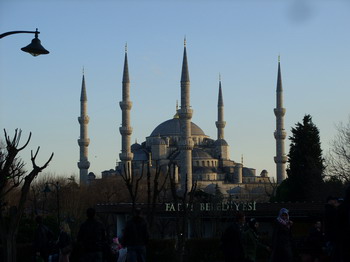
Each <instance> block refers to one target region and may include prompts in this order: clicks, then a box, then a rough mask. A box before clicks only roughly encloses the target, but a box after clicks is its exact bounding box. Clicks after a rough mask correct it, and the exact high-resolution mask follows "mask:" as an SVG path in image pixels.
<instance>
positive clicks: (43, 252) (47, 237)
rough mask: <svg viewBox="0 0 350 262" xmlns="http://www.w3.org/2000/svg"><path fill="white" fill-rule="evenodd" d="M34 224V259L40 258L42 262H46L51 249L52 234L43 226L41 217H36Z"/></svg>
mask: <svg viewBox="0 0 350 262" xmlns="http://www.w3.org/2000/svg"><path fill="white" fill-rule="evenodd" d="M35 222H36V223H37V228H36V230H35V235H34V242H33V247H34V252H35V257H36V258H39V257H41V258H42V260H44V262H47V261H48V260H49V255H50V248H51V245H50V243H51V242H52V240H53V233H52V231H51V230H50V229H49V228H48V227H47V226H45V225H44V223H43V218H42V217H41V216H37V217H36V218H35Z"/></svg>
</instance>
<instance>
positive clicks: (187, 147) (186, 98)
mask: <svg viewBox="0 0 350 262" xmlns="http://www.w3.org/2000/svg"><path fill="white" fill-rule="evenodd" d="M192 113H193V110H192V109H191V106H190V75H189V73H188V64H187V53H186V39H185V40H184V54H183V61H182V73H181V107H180V109H178V115H179V118H180V127H181V139H180V141H179V149H180V151H181V165H180V174H181V190H182V191H185V190H187V192H190V190H191V188H192V149H193V145H194V143H193V140H192V138H191V119H192Z"/></svg>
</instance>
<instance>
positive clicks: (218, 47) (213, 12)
mask: <svg viewBox="0 0 350 262" xmlns="http://www.w3.org/2000/svg"><path fill="white" fill-rule="evenodd" d="M349 13H350V3H349V1H345V0H343V1H342V0H323V1H322V0H317V1H316V0H315V1H312V0H310V1H306V0H290V1H288V0H286V1H277V0H270V1H268V0H265V1H264V0H259V1H258V0H256V1H254V0H246V1H243V0H241V1H209V0H207V1H199V0H197V1H190V0H189V1H175V0H169V1H160V0H159V1H152V0H151V1H141V0H140V1H97V0H96V1H94V0H90V1H58V0H51V1H49V0H46V1H44V0H41V1H35V0H31V1H17V0H11V1H9V0H3V1H1V2H0V33H3V32H7V31H13V30H35V28H36V27H37V28H39V31H40V32H41V34H40V35H39V38H40V39H41V41H42V44H43V46H44V47H45V48H46V49H48V50H49V51H50V52H51V53H50V54H49V55H46V56H39V57H36V58H34V57H31V56H30V55H28V54H26V53H23V52H22V51H20V48H21V47H23V46H25V45H27V44H29V42H30V40H31V39H32V38H33V35H29V34H27V35H26V34H22V35H13V36H8V37H6V38H3V39H1V40H0V57H1V59H0V92H1V93H0V127H1V129H3V128H6V130H7V131H8V133H9V134H11V135H13V133H14V129H15V128H21V129H22V130H23V139H22V140H23V142H24V140H25V138H26V137H27V135H28V134H29V132H30V131H31V132H32V133H33V136H32V140H31V143H30V144H29V146H28V148H27V150H25V151H24V152H22V154H21V156H22V158H23V159H24V160H25V161H27V162H28V164H27V167H28V168H30V166H31V164H30V151H29V150H30V149H36V147H37V146H40V147H41V151H40V153H39V156H38V160H37V162H38V164H43V163H44V162H45V161H46V160H47V159H48V157H49V155H50V153H51V152H54V153H55V156H54V158H53V160H52V163H51V164H50V166H49V167H48V168H47V171H48V172H51V173H55V174H57V175H65V176H70V175H72V174H76V175H77V174H78V168H77V162H78V160H79V147H78V144H77V139H78V137H79V123H78V120H77V117H78V116H79V114H80V101H79V100H80V91H81V80H82V68H83V67H84V68H85V79H86V87H87V95H88V115H89V116H90V123H89V138H90V139H91V143H90V146H89V160H90V162H91V167H90V171H92V172H94V173H95V174H97V175H98V176H99V175H100V173H101V171H103V170H106V169H111V168H114V167H115V164H116V161H117V160H118V155H119V152H120V149H121V137H120V134H119V130H118V129H119V126H120V124H121V111H120V108H119V104H118V103H119V101H120V100H121V78H122V68H123V59H124V45H125V43H126V42H127V43H128V57H129V71H130V78H131V100H132V102H133V108H132V111H131V118H132V122H131V123H132V126H133V128H134V132H133V134H132V141H135V139H137V141H138V142H142V141H144V139H145V137H146V136H148V135H150V133H151V132H152V130H153V129H154V128H155V127H156V126H157V125H158V124H160V123H161V122H163V121H165V120H168V119H170V118H172V116H173V115H174V113H175V104H176V100H178V99H179V98H180V74H181V62H182V53H183V38H184V36H185V35H186V37H187V52H188V62H189V72H190V79H191V104H192V108H193V110H194V115H193V119H192V121H193V122H194V123H196V124H197V125H199V126H200V127H201V128H202V129H203V130H204V132H205V133H206V134H207V135H209V136H210V137H212V138H216V127H215V121H216V116H217V111H216V110H217V93H218V78H219V77H218V76H219V73H221V77H222V88H223V95H224V104H225V120H226V122H227V125H226V128H225V138H226V140H227V142H228V143H229V144H230V146H231V158H232V159H234V160H235V161H240V159H241V155H242V154H243V155H244V164H245V165H246V166H248V167H252V168H256V169H257V174H260V172H261V170H262V169H267V170H268V172H269V174H270V175H272V176H274V175H275V164H274V162H273V157H274V156H275V140H274V137H273V132H274V130H275V116H274V114H273V108H274V107H275V103H276V102H275V100H276V98H275V92H276V78H277V61H278V55H279V54H280V55H281V67H282V79H283V88H284V106H285V108H286V109H287V112H286V116H285V128H286V130H287V132H288V136H289V135H290V134H291V132H290V129H291V127H293V126H295V123H297V122H299V121H301V120H302V118H303V116H304V115H305V114H311V116H312V117H313V121H314V123H315V124H316V125H317V126H318V127H319V129H320V135H321V141H322V148H323V150H324V152H325V153H326V152H327V151H328V148H329V145H330V141H331V139H332V138H333V137H334V135H335V133H336V131H335V128H334V126H335V124H336V123H338V122H340V121H347V119H348V116H349V113H350V106H349V105H350V103H349V98H350V86H349V85H350V48H349V47H350V34H349V28H350V16H349ZM1 137H3V135H1ZM288 151H289V141H288V140H287V141H286V153H288Z"/></svg>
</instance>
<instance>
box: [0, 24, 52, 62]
mask: <svg viewBox="0 0 350 262" xmlns="http://www.w3.org/2000/svg"><path fill="white" fill-rule="evenodd" d="M26 33H28V34H35V38H33V40H32V42H31V43H30V44H29V45H27V46H26V47H23V48H21V50H22V51H23V52H27V53H29V54H31V55H32V56H38V55H46V54H48V53H50V52H49V51H47V50H46V49H45V48H44V47H43V46H42V45H41V41H40V40H39V38H38V35H39V34H40V32H39V31H38V28H37V29H36V30H35V31H11V32H6V33H3V34H1V35H0V38H3V37H5V36H9V35H14V34H26Z"/></svg>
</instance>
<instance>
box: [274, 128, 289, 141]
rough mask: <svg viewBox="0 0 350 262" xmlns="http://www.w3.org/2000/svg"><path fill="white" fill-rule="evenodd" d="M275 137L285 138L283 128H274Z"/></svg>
mask: <svg viewBox="0 0 350 262" xmlns="http://www.w3.org/2000/svg"><path fill="white" fill-rule="evenodd" d="M274 136H275V139H285V138H286V136H287V132H286V131H284V129H283V130H276V131H275V132H274Z"/></svg>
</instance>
